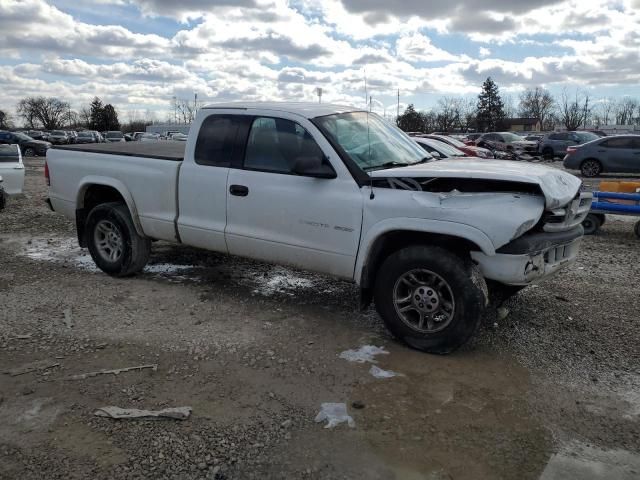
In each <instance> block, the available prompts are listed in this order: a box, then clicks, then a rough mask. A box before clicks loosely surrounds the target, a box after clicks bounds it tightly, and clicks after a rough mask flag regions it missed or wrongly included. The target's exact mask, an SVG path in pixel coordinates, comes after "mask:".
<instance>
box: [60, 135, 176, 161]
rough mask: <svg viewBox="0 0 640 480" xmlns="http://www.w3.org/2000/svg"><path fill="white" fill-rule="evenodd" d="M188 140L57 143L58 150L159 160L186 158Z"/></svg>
mask: <svg viewBox="0 0 640 480" xmlns="http://www.w3.org/2000/svg"><path fill="white" fill-rule="evenodd" d="M186 145H187V142H173V141H170V140H158V141H157V142H117V143H115V142H114V143H89V144H84V145H55V146H53V147H52V148H54V149H56V150H74V151H77V152H89V153H103V154H107V155H124V156H128V157H143V158H157V159H159V160H172V161H175V162H181V161H182V160H184V149H185V147H186Z"/></svg>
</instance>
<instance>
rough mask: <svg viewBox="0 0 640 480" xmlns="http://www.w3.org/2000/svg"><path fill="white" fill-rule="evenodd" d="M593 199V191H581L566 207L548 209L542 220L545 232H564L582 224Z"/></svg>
mask: <svg viewBox="0 0 640 480" xmlns="http://www.w3.org/2000/svg"><path fill="white" fill-rule="evenodd" d="M592 200H593V195H592V194H591V192H580V194H579V195H578V196H576V198H574V199H573V200H572V201H571V202H570V203H568V204H567V205H565V206H564V207H562V208H557V209H554V210H550V211H546V212H545V213H544V214H543V216H542V220H541V223H542V229H543V230H544V231H545V232H564V231H566V230H571V229H572V228H574V227H575V226H576V225H580V224H581V223H582V221H583V220H584V219H585V217H586V216H587V214H588V213H589V210H590V209H591V202H592Z"/></svg>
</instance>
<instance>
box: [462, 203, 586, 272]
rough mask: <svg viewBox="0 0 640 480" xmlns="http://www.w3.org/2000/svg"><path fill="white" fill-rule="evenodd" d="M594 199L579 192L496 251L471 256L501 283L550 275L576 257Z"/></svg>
mask: <svg viewBox="0 0 640 480" xmlns="http://www.w3.org/2000/svg"><path fill="white" fill-rule="evenodd" d="M591 201H592V195H591V193H586V192H579V193H578V194H577V195H576V198H575V199H574V200H572V201H571V202H570V203H569V204H568V205H566V206H565V207H564V208H557V209H553V210H547V211H545V212H544V214H543V215H542V217H541V219H540V221H539V222H538V223H537V224H536V226H535V227H534V228H532V229H531V230H529V231H528V232H527V233H525V234H524V235H521V236H517V237H516V238H515V239H514V240H512V241H511V242H509V243H507V244H506V245H503V246H502V247H500V248H499V249H498V250H496V254H495V255H492V256H489V255H485V254H484V253H482V252H471V258H472V259H473V260H474V261H475V262H476V263H477V264H478V266H479V267H480V269H481V270H482V272H483V274H484V275H485V277H486V278H489V279H491V280H495V281H498V282H500V283H506V284H509V285H529V284H530V283H534V282H536V281H539V280H541V279H543V278H547V277H549V276H551V275H553V274H555V273H557V272H559V271H560V270H561V269H562V268H564V267H566V266H568V265H569V264H571V263H573V262H574V261H575V260H576V258H577V256H578V252H579V250H580V242H581V240H582V236H583V234H584V230H583V228H582V221H583V220H584V219H585V217H586V216H587V214H588V213H589V209H590V208H591Z"/></svg>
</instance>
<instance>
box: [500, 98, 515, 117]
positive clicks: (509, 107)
mask: <svg viewBox="0 0 640 480" xmlns="http://www.w3.org/2000/svg"><path fill="white" fill-rule="evenodd" d="M502 102H503V103H504V115H505V117H506V118H514V117H515V116H516V107H515V105H514V101H513V97H512V96H511V95H502Z"/></svg>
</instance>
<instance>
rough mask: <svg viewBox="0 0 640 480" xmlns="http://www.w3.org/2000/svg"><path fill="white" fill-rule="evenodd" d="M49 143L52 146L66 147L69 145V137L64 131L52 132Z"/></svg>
mask: <svg viewBox="0 0 640 480" xmlns="http://www.w3.org/2000/svg"><path fill="white" fill-rule="evenodd" d="M49 142H51V143H52V144H53V145H67V144H69V143H71V142H70V141H69V135H67V132H65V131H64V130H53V131H52V132H51V134H50V135H49Z"/></svg>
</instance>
